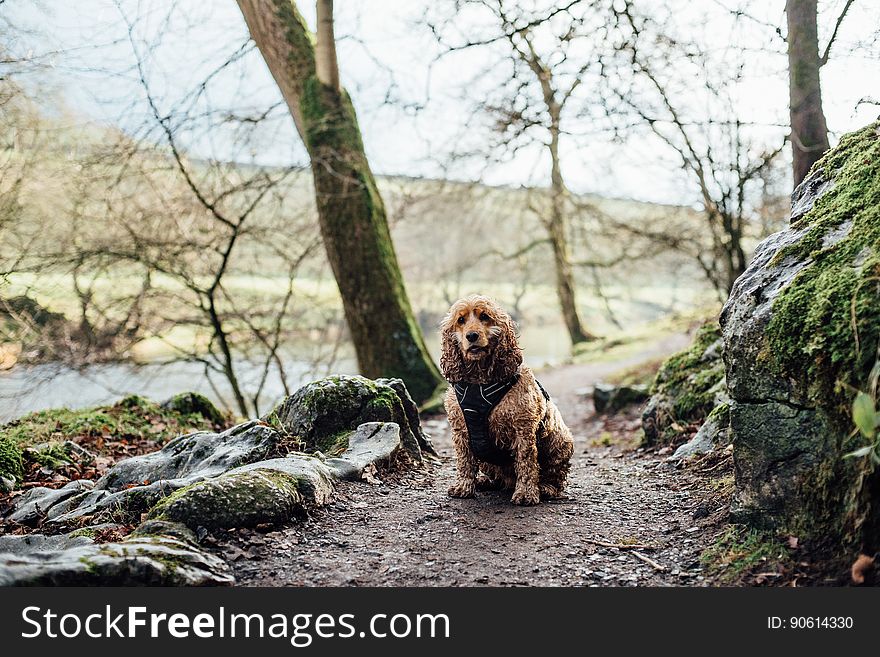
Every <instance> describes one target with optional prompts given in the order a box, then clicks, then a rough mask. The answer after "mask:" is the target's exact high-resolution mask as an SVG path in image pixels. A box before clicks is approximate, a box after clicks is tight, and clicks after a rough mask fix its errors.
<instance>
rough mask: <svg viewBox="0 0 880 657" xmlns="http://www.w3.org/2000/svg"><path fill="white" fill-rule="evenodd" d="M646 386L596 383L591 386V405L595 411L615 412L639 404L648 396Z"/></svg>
mask: <svg viewBox="0 0 880 657" xmlns="http://www.w3.org/2000/svg"><path fill="white" fill-rule="evenodd" d="M649 396H650V395H649V393H648V386H646V385H641V384H635V385H629V386H624V385H614V384H611V383H601V382H600V383H596V384H595V385H594V386H593V406H594V407H595V409H596V412H597V413H616V412H617V411H620V410H621V409H623V408H626V407H627V406H631V405H633V404H641V403H643V402H645V401H647V399H648V397H649Z"/></svg>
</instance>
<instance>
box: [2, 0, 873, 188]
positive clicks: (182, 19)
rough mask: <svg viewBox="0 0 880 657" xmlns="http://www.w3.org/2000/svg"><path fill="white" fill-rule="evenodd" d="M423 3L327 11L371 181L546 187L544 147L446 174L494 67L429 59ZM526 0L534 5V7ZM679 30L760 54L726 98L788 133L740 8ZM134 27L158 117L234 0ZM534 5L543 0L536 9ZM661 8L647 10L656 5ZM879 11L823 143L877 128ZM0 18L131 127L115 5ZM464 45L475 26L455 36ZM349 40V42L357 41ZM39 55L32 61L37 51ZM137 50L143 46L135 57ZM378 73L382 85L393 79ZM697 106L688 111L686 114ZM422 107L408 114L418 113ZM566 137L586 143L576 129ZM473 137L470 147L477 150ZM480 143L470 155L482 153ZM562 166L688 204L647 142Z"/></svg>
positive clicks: (826, 12)
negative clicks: (381, 177) (869, 101)
mask: <svg viewBox="0 0 880 657" xmlns="http://www.w3.org/2000/svg"><path fill="white" fill-rule="evenodd" d="M437 1H438V0H435V2H433V3H432V2H430V0H337V2H336V18H337V35H338V36H339V37H340V46H339V59H340V67H341V70H342V76H343V82H344V84H345V85H346V87H347V88H348V89H349V91H350V92H351V94H352V96H353V98H354V101H355V105H356V107H357V109H358V112H359V115H360V119H361V124H362V131H363V133H364V137H365V141H366V145H367V151H368V155H369V157H370V160H371V163H372V166H373V168H374V170H375V171H376V172H377V173H383V174H403V175H409V176H430V177H442V176H444V175H447V176H451V177H455V178H462V179H472V178H474V177H477V176H481V177H482V178H483V180H484V181H486V182H489V183H492V184H513V185H520V184H526V185H530V184H539V185H540V184H546V183H547V178H548V176H547V175H546V173H545V172H546V170H547V168H548V167H547V162H546V155H545V153H543V151H542V150H541V149H540V148H532V149H524V150H523V151H522V152H521V153H519V154H518V155H517V156H516V157H514V158H512V159H509V160H507V161H505V162H504V163H503V164H499V165H496V166H494V167H492V168H491V169H490V170H488V171H483V169H482V167H479V166H477V164H476V163H474V162H462V163H460V164H457V165H456V166H454V167H452V168H448V169H446V168H445V167H444V163H448V159H447V157H446V154H447V153H448V152H449V150H450V148H453V147H454V146H455V145H456V144H457V143H459V140H460V138H461V136H462V135H463V134H466V133H465V128H466V122H467V120H468V117H469V116H470V113H469V110H470V107H471V106H472V103H473V102H474V96H477V97H482V94H484V93H485V91H486V90H485V89H481V88H480V87H479V86H476V85H475V86H472V87H470V89H463V83H464V82H466V81H467V80H469V79H470V78H471V77H472V76H473V75H474V74H475V73H476V72H477V71H479V70H481V69H482V68H484V67H485V65H486V63H487V62H490V61H492V57H493V51H492V50H491V49H484V50H471V51H466V52H464V53H460V54H457V55H455V56H452V57H449V58H445V59H443V60H442V61H441V62H439V63H435V62H434V59H435V57H436V55H437V53H438V52H439V50H438V46H437V44H436V43H435V41H434V38H433V37H432V36H431V34H430V33H429V31H428V30H427V29H426V28H425V27H424V25H423V24H421V22H420V18H421V16H422V14H423V12H424V10H425V7H426V6H427V5H432V4H437ZM535 1H536V2H537V1H538V0H535ZM672 3H673V4H674V5H676V6H675V10H676V20H677V21H678V22H679V24H680V25H682V26H683V28H684V29H687V30H688V31H689V33H692V34H693V35H694V38H696V39H698V40H699V41H700V42H701V43H703V44H705V45H706V47H707V48H710V49H712V50H713V52H714V53H717V54H718V57H719V58H720V61H728V60H730V59H731V57H742V52H743V47H749V48H751V47H760V46H768V45H769V46H770V47H772V48H774V49H775V50H776V52H777V54H773V53H772V52H771V53H768V52H766V51H762V52H754V53H752V54H749V55H746V56H745V60H746V65H747V68H748V70H749V71H750V74H749V76H748V78H747V83H745V84H742V85H741V86H740V87H739V88H738V90H737V96H738V102H739V104H740V105H739V106H740V108H741V111H742V113H743V114H744V115H745V116H746V117H747V118H749V119H750V120H754V121H757V122H760V123H768V124H784V123H785V122H786V121H787V118H788V114H787V112H788V110H787V101H788V87H787V84H788V83H787V78H786V77H785V65H786V61H785V57H784V55H783V54H782V53H783V48H784V44H783V43H782V42H781V40H780V39H778V37H775V36H774V35H773V33H772V30H771V29H770V28H767V27H765V26H763V25H761V24H759V23H757V22H751V21H749V20H747V19H741V21H740V23H739V31H738V32H734V31H732V30H731V25H730V14H729V12H727V11H726V10H725V8H731V7H734V6H736V5H737V4H744V2H741V1H740V0H717V1H716V0H701V1H700V2H693V1H691V2H681V1H680V0H672ZM121 4H122V6H123V8H124V11H125V12H126V14H127V15H128V16H129V17H130V18H134V17H135V16H139V17H140V20H141V22H140V23H139V24H138V26H137V28H136V34H137V35H138V36H139V38H146V39H149V40H151V41H154V42H155V46H156V47H155V49H154V50H153V54H152V57H151V58H150V59H149V61H148V67H147V68H148V77H149V79H150V83H151V88H152V90H153V92H154V94H155V96H156V98H157V101H158V104H159V105H160V109H163V110H170V108H171V107H173V106H174V104H175V102H176V101H178V100H179V99H180V98H181V97H182V96H183V95H184V94H186V93H187V92H188V91H189V90H191V89H192V88H193V87H194V86H195V85H196V84H197V83H198V82H199V81H200V80H201V79H202V78H203V77H204V74H205V72H206V71H207V70H210V69H211V68H212V64H211V62H213V63H217V62H219V61H222V60H223V59H224V58H225V57H226V56H228V55H229V54H231V53H232V52H234V51H235V49H236V47H237V46H238V45H240V44H241V43H243V42H244V40H245V39H246V30H245V26H244V22H243V20H242V18H241V16H240V14H239V11H238V7H237V5H236V3H235V2H234V0H210V1H200V0H178V2H177V10H176V12H175V13H174V15H173V19H172V20H171V21H170V22H168V23H164V22H163V21H164V17H165V16H166V15H167V13H168V11H167V9H168V6H169V5H170V4H171V2H170V0H121ZM299 4H300V7H301V10H302V12H303V14H304V15H305V17H306V19H307V21H308V22H309V23H310V24H311V25H314V8H313V3H311V2H301V3H299ZM539 4H540V3H539ZM661 4H662V3H660V2H657V3H656V5H657V6H659V5H661ZM842 4H843V0H828V1H825V2H823V1H821V0H820V12H821V18H820V38H821V40H822V41H823V44H824V39H826V38H827V34H828V32H830V24H831V23H832V22H833V17H836V15H837V14H838V12H839V10H840V8H841V6H842ZM878 4H880V3H877V2H876V0H856V3H855V5H854V6H853V8H852V9H851V12H850V15H849V16H848V18H847V20H846V22H845V23H844V25H843V27H842V29H841V31H840V34H839V36H838V41H837V42H836V46H835V51H834V53H833V56H832V58H831V61H830V62H829V63H828V65H826V66H825V67H824V68H823V69H822V84H823V96H824V103H825V113H826V116H827V119H828V125H829V128H830V130H831V131H832V133H833V138H834V139H836V136H837V135H840V134H842V133H844V132H847V131H850V130H853V129H855V128H858V127H860V126H862V125H864V124H866V123H868V122H869V121H871V120H873V119H874V118H876V116H877V114H878V113H880V109H878V107H877V106H876V105H862V106H861V107H860V108H858V109H857V108H856V103H857V102H858V101H859V99H860V98H863V97H868V96H870V97H874V98H877V97H878V96H880V59H878V52H877V48H876V45H875V46H874V47H872V48H870V49H860V48H859V47H857V45H858V44H859V43H864V42H865V41H866V40H870V39H871V38H876V33H877V31H878V27H877V25H878V10H880V7H878V6H877V5H878ZM750 6H751V7H752V10H751V11H752V12H753V13H760V16H759V18H760V20H763V21H767V22H770V23H773V24H780V23H784V14H783V6H784V1H783V0H770V1H765V2H758V1H756V2H752V3H750ZM0 11H10V12H14V16H15V17H16V19H17V20H18V21H20V22H21V23H24V24H28V23H30V24H34V25H37V24H39V25H41V26H42V29H43V30H44V32H46V33H47V34H48V36H49V40H50V42H51V46H52V47H54V48H58V49H60V50H61V51H62V53H61V54H60V55H58V56H57V57H55V58H54V59H53V63H54V65H55V76H54V79H55V82H56V83H57V84H58V86H59V87H60V88H61V89H62V92H63V95H64V97H65V101H66V103H67V105H68V107H69V108H70V110H71V111H72V113H73V114H74V115H75V116H78V117H90V118H91V119H92V120H95V121H98V122H106V123H111V124H116V125H120V126H122V127H123V128H125V129H127V130H134V127H135V126H137V125H139V124H140V123H141V122H142V119H143V115H144V113H145V112H146V104H145V102H144V96H143V92H142V90H141V88H140V86H139V84H138V82H137V80H136V78H135V77H134V71H133V70H132V61H133V60H132V54H131V45H130V44H129V43H128V42H127V40H126V39H125V36H126V33H125V25H124V22H123V21H122V19H121V17H120V13H119V9H118V8H117V7H116V5H115V3H114V2H113V1H111V0H76V2H66V1H62V0H43V1H42V3H41V9H40V10H38V13H35V10H34V9H32V8H30V3H27V2H25V0H7V2H6V3H4V5H3V8H2V9H0ZM458 27H459V28H460V30H461V31H462V32H463V33H465V34H467V33H469V32H470V31H472V30H478V26H472V25H469V24H462V25H459V26H458ZM352 35H354V36H355V37H356V38H353V37H352ZM45 47H46V44H45V43H44V42H40V43H36V44H35V48H36V49H38V50H39V49H41V48H45ZM141 47H143V44H141ZM244 62H245V63H244V64H243V66H242V69H241V71H240V72H241V73H243V76H242V77H236V78H235V79H230V80H229V81H228V84H226V83H224V85H223V86H221V87H219V88H216V87H215V88H212V89H211V90H210V91H209V97H210V99H211V101H212V103H214V104H215V105H219V106H224V107H229V108H230V109H242V110H250V111H252V112H258V111H261V110H263V109H265V108H267V107H269V106H270V105H272V104H273V103H275V102H277V101H278V99H279V98H280V96H279V94H278V92H277V89H276V88H275V87H274V84H273V82H272V80H271V77H270V76H269V74H268V71H267V70H266V68H265V65H264V63H263V62H262V60H261V59H260V58H259V56H258V55H257V54H256V53H252V54H251V55H250V56H249V57H248V58H246V59H245V60H244ZM389 71H390V73H389ZM392 79H393V81H394V83H395V86H394V88H393V91H392V93H393V95H394V97H395V99H397V100H399V101H402V102H396V103H393V104H387V103H384V102H383V101H384V99H385V97H386V94H388V93H389V88H390V87H391V85H390V81H391V80H392ZM694 102H695V103H696V101H694ZM416 106H418V107H419V109H418V110H416V109H414V107H416ZM275 116H276V117H277V119H276V121H275V123H274V126H275V127H274V128H272V129H271V130H266V131H263V132H262V133H261V136H260V137H259V139H258V140H257V141H255V142H253V143H251V144H249V148H250V149H251V150H253V151H254V152H253V153H251V155H252V156H253V157H254V158H255V159H256V160H257V161H259V162H261V163H267V164H268V163H270V164H287V163H291V162H300V163H302V162H304V161H305V160H304V156H303V155H304V153H303V149H302V146H301V144H300V143H299V139H298V137H297V136H296V134H295V132H294V131H293V129H292V125H291V122H290V120H289V118H288V117H286V115H285V113H284V112H283V109H279V111H277V112H276V113H275ZM582 123H583V125H578V126H577V127H578V129H580V130H581V131H582V132H585V133H590V125H589V122H588V121H583V122H582ZM482 130H483V128H482V126H472V129H471V131H470V135H471V136H472V137H473V138H475V139H483V138H484V136H483V134H482ZM232 139H233V137H232V136H231V135H227V134H225V133H223V132H212V133H211V134H210V135H206V134H199V132H198V130H196V131H194V132H193V134H192V137H191V141H190V145H191V151H192V152H193V153H194V154H196V155H202V156H205V157H210V156H212V155H218V154H219V155H221V156H222V154H223V153H230V152H237V151H235V148H234V146H231V145H230V144H231V142H232ZM478 143H479V142H478ZM563 167H564V173H565V176H566V179H567V182H568V184H569V186H570V187H571V188H572V189H573V190H575V191H578V192H595V193H600V194H605V195H608V196H621V197H629V198H637V199H644V200H653V201H659V202H668V203H688V202H691V200H692V198H691V196H690V193H689V190H688V189H687V187H686V186H685V185H683V183H682V182H681V179H680V175H679V174H678V171H677V167H676V166H675V164H674V160H672V159H671V158H670V157H669V154H668V153H665V152H664V151H663V149H662V148H661V146H660V145H659V144H658V142H656V141H655V140H653V139H650V138H649V137H647V136H645V137H641V136H636V137H635V138H633V139H631V140H629V141H628V142H627V143H626V144H625V145H620V144H614V143H612V142H611V140H610V139H609V138H607V137H606V136H604V135H601V134H600V135H592V134H590V135H588V136H585V137H580V138H577V139H570V140H569V141H568V142H567V143H566V144H564V148H563Z"/></svg>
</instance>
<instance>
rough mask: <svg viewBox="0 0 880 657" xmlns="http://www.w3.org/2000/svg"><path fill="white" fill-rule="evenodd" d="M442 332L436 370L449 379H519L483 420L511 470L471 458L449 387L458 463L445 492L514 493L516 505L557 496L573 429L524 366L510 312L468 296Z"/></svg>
mask: <svg viewBox="0 0 880 657" xmlns="http://www.w3.org/2000/svg"><path fill="white" fill-rule="evenodd" d="M440 328H441V332H442V351H441V356H440V367H441V369H442V370H443V376H444V377H445V378H446V380H447V381H450V382H455V383H478V384H486V383H494V382H500V381H504V380H507V379H509V378H510V377H511V376H513V375H514V374H515V373H517V372H519V374H520V376H519V380H518V381H517V382H516V383H515V384H514V386H513V387H512V388H511V389H510V391H509V392H508V393H507V394H506V395H505V396H504V398H502V400H501V402H500V403H499V404H498V405H497V406H496V407H495V408H494V409H492V412H491V413H490V415H489V433H490V436H491V437H492V438H493V439H494V440H495V444H496V445H497V446H498V447H500V448H503V449H509V450H511V451H512V453H513V463H512V464H511V465H509V466H498V465H493V464H491V463H483V462H479V461H477V460H476V458H475V457H474V455H473V453H472V452H471V450H470V447H469V444H468V431H467V426H466V424H465V421H464V414H463V413H462V410H461V407H460V406H459V405H458V400H457V399H456V397H455V392H454V391H453V390H452V388H451V387H450V389H449V390H448V391H447V393H446V398H445V402H444V403H445V406H446V413H447V415H448V416H449V424H450V425H451V426H452V433H453V436H452V439H453V444H454V445H455V453H456V457H457V466H458V473H457V480H456V482H455V485H453V486H452V487H451V488H450V489H449V495H450V496H452V497H472V496H473V495H474V492H475V491H476V490H477V489H483V490H485V489H496V490H497V489H503V490H511V489H512V490H513V497H512V498H511V500H512V502H513V503H514V504H537V503H538V502H539V501H540V499H541V498H545V499H554V498H559V497H561V496H562V492H563V489H564V487H565V480H566V477H567V476H568V471H569V468H570V467H571V463H570V461H571V456H572V453H573V452H574V443H573V441H572V437H571V432H570V431H569V429H568V427H567V426H565V422H564V421H563V420H562V415H561V414H560V413H559V409H558V408H557V407H556V404H554V403H553V402H552V401H549V400H547V399H546V398H545V397H544V395H543V394H542V392H541V389H540V388H539V387H538V384H537V382H536V380H535V377H534V375H533V374H532V371H531V370H530V369H529V368H528V367H525V366H523V365H522V350H521V349H520V347H519V344H518V342H517V336H516V326H515V325H514V323H513V320H512V319H511V318H510V315H508V314H507V313H506V312H505V311H504V310H503V309H502V308H501V307H500V306H499V305H498V304H497V303H496V302H495V301H494V300H493V299H491V298H489V297H485V296H480V295H473V296H469V297H465V298H463V299H459V300H458V301H456V302H455V303H454V304H453V305H452V307H451V308H450V309H449V313H448V314H447V315H446V317H445V318H444V319H443V321H442V323H441V325H440Z"/></svg>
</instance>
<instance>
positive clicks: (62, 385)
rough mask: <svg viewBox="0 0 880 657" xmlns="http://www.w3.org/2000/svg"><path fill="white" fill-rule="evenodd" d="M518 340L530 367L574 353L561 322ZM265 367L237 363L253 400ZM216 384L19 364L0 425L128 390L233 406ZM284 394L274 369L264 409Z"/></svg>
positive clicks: (292, 362) (193, 376)
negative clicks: (190, 395) (194, 395)
mask: <svg viewBox="0 0 880 657" xmlns="http://www.w3.org/2000/svg"><path fill="white" fill-rule="evenodd" d="M434 342H437V341H436V340H435V341H434ZM434 342H431V341H429V350H430V351H431V352H432V353H431V355H432V356H433V357H434V358H435V360H437V359H439V355H440V354H439V345H438V344H434ZM520 342H521V344H522V346H523V349H524V351H525V354H526V357H527V362H528V364H529V365H531V366H532V367H541V366H544V365H552V364H556V363H559V362H561V361H563V360H565V359H566V358H567V357H568V356H569V354H570V346H569V342H568V339H567V337H566V335H565V333H564V332H563V330H562V328H561V326H555V325H550V326H532V327H529V328H528V329H526V330H524V331H523V333H522V335H521V340H520ZM343 351H346V350H343ZM349 353H350V352H349ZM284 367H285V370H286V371H287V377H288V385H289V387H290V390H291V391H293V390H296V389H297V388H299V387H300V386H301V385H303V384H305V383H308V382H309V381H314V380H315V379H319V378H321V377H323V376H327V375H328V374H330V373H333V374H357V373H358V372H357V363H356V362H355V360H354V359H353V358H351V357H343V358H340V359H337V360H336V361H335V362H334V363H333V364H332V365H331V366H327V365H324V366H320V367H316V366H315V365H314V363H313V362H311V361H306V360H304V359H302V356H300V358H299V359H298V358H297V354H296V353H292V354H290V355H289V357H288V358H287V359H285V362H284ZM262 371H263V368H262V363H248V362H246V361H240V362H239V363H238V364H237V375H238V378H239V380H240V382H241V387H242V389H243V390H244V392H245V396H246V397H247V398H248V399H249V400H250V398H251V396H252V395H253V391H254V390H256V387H257V385H258V381H259V378H260V376H261V374H262ZM213 383H214V387H212V385H211V383H210V382H209V381H208V380H207V379H206V378H205V370H204V367H203V366H202V365H201V364H200V363H192V362H180V361H175V362H170V363H151V364H147V365H134V364H131V363H113V364H107V365H92V366H89V367H86V368H84V369H71V368H67V367H63V366H61V365H58V364H52V363H47V364H42V365H33V366H17V367H14V368H12V369H11V370H7V371H0V423H3V422H8V421H9V420H13V419H15V418H16V417H19V416H21V415H24V414H25V413H30V412H32V411H39V410H43V409H47V408H60V407H68V408H84V407H87V406H96V405H99V404H107V403H111V402H114V401H116V400H118V399H119V398H120V397H124V396H125V395H129V394H138V395H141V396H143V397H147V398H148V399H153V400H156V401H162V400H165V399H168V398H169V397H172V396H173V395H176V394H177V393H179V392H185V391H194V392H200V393H202V394H203V395H205V396H207V397H208V398H209V399H211V401H213V402H214V403H215V404H218V405H219V406H220V407H223V408H232V405H231V403H232V395H231V394H230V390H229V385H228V384H227V383H226V382H225V380H224V379H223V378H222V377H220V376H217V375H213ZM215 388H216V389H215ZM283 396H284V388H283V387H282V385H281V383H280V381H279V379H278V377H277V375H276V373H275V372H272V373H271V374H270V376H269V378H268V380H267V382H266V385H265V387H264V389H263V392H262V394H261V395H260V399H259V402H260V403H259V410H260V412H261V413H264V412H266V411H268V410H269V409H271V408H272V407H273V406H274V405H275V403H277V402H278V401H279V400H280V399H281V398H282V397H283Z"/></svg>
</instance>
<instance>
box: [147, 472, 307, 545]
mask: <svg viewBox="0 0 880 657" xmlns="http://www.w3.org/2000/svg"><path fill="white" fill-rule="evenodd" d="M300 486H301V481H300V479H299V478H297V477H294V476H291V475H289V474H287V473H284V472H280V471H278V470H271V469H264V468H258V469H255V470H249V471H247V472H238V473H234V474H225V475H222V476H220V477H216V478H214V479H208V480H205V481H199V482H196V483H194V484H191V485H189V486H186V487H184V488H181V489H179V490H177V491H175V492H174V493H172V494H171V495H169V496H168V497H166V498H164V499H163V500H162V501H161V502H159V503H158V504H156V505H155V506H154V507H153V508H152V509H151V510H150V512H149V514H148V518H149V519H150V520H164V521H168V522H178V523H181V524H183V525H186V526H187V527H189V528H190V529H193V530H195V529H197V528H198V527H206V528H208V529H221V528H229V527H252V526H254V525H257V524H261V523H266V522H269V523H277V522H284V521H286V520H289V519H290V518H291V517H294V516H295V515H297V514H299V513H300V512H301V511H302V495H301V493H300V491H299V488H300Z"/></svg>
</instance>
